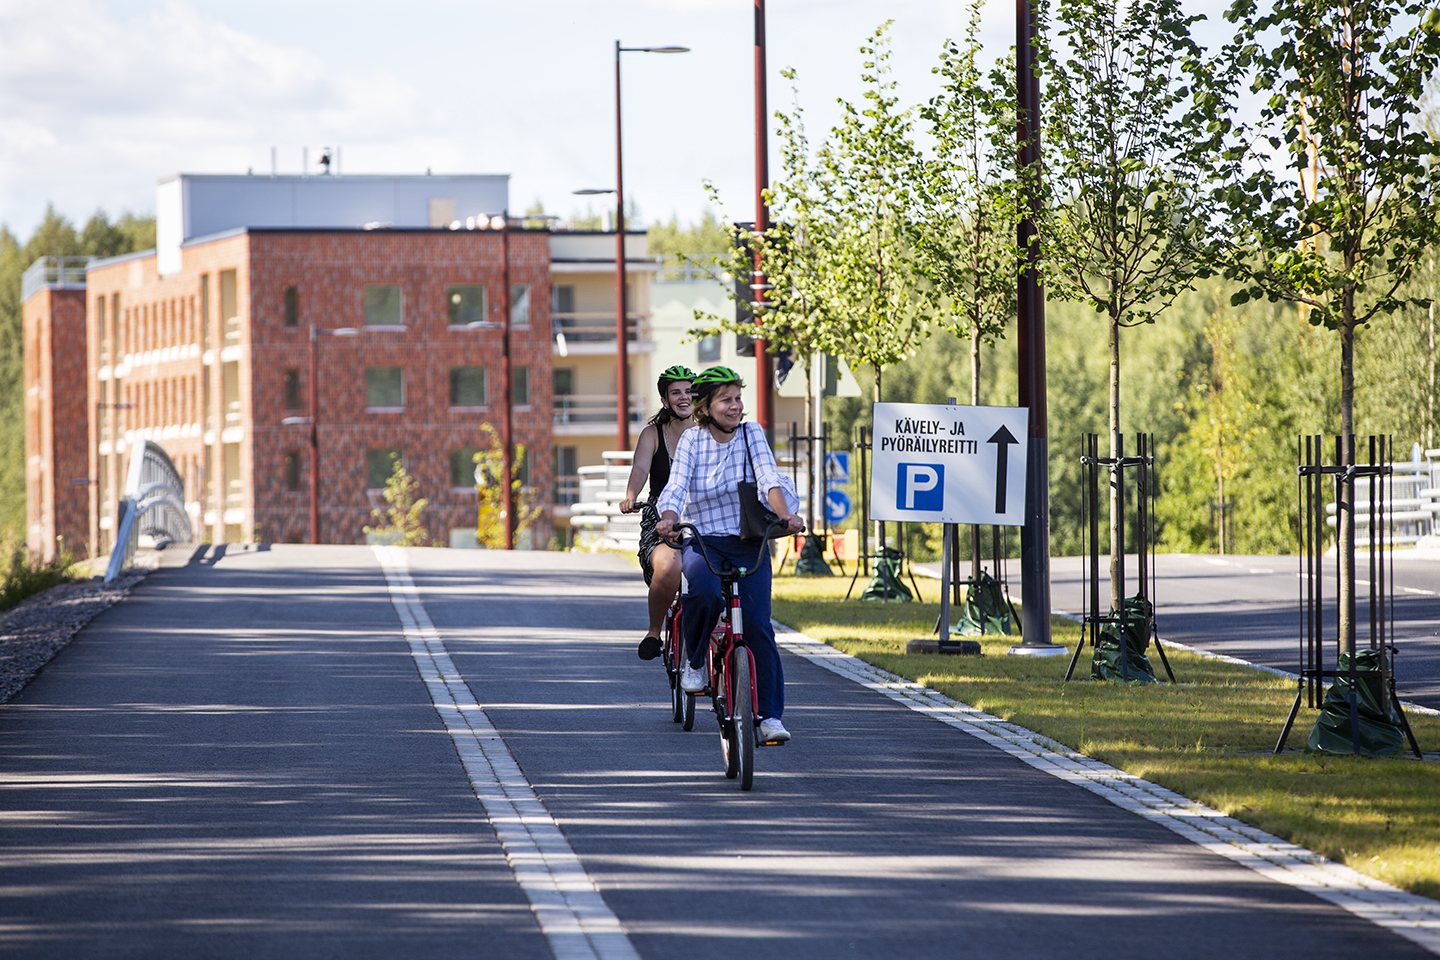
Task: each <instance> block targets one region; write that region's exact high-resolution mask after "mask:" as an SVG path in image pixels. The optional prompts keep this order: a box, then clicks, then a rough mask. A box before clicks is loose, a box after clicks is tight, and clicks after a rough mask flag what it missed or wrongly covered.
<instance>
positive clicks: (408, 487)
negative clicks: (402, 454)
mask: <svg viewBox="0 0 1440 960" xmlns="http://www.w3.org/2000/svg"><path fill="white" fill-rule="evenodd" d="M419 492H420V484H419V482H418V481H416V479H415V478H414V477H412V476H410V472H409V471H408V470H406V469H405V463H404V461H402V460H400V459H399V458H396V460H395V469H394V470H393V471H392V472H391V473H390V480H389V481H388V482H387V483H386V484H385V490H384V492H383V493H381V496H383V497H384V498H385V502H386V503H388V504H390V506H389V507H388V508H387V509H385V510H381V509H379V508H378V507H377V508H376V509H374V510H372V511H370V516H371V519H372V520H374V521H375V526H373V527H368V526H367V527H365V532H366V533H374V534H378V535H380V536H382V537H385V538H386V539H387V540H388V541H389V542H390V543H393V544H395V545H396V546H400V547H423V546H426V545H428V544H429V542H430V531H429V530H427V529H426V528H425V524H424V522H423V521H422V517H423V515H424V513H425V508H426V507H428V506H430V501H429V500H427V499H425V498H424V497H421V496H417V494H419Z"/></svg>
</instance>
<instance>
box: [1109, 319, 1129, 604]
mask: <svg viewBox="0 0 1440 960" xmlns="http://www.w3.org/2000/svg"><path fill="white" fill-rule="evenodd" d="M1109 407H1110V458H1111V459H1112V460H1118V459H1119V457H1120V318H1119V317H1118V316H1116V315H1115V314H1114V313H1113V312H1112V313H1111V314H1110V403H1109ZM1124 482H1125V473H1124V471H1122V470H1121V469H1120V465H1119V464H1118V463H1117V464H1115V465H1113V466H1112V467H1111V468H1110V609H1112V610H1116V611H1118V610H1120V608H1121V606H1122V605H1123V604H1124V602H1125V538H1124V536H1123V534H1122V529H1123V527H1122V523H1123V520H1124V518H1123V517H1122V516H1121V509H1122V504H1123V500H1122V499H1121V485H1122V484H1123V483H1124Z"/></svg>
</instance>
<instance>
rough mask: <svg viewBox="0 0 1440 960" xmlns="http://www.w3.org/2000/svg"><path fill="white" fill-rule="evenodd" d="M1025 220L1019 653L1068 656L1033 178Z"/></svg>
mask: <svg viewBox="0 0 1440 960" xmlns="http://www.w3.org/2000/svg"><path fill="white" fill-rule="evenodd" d="M1037 27H1038V24H1037V21H1036V16H1035V10H1034V9H1033V7H1032V6H1031V4H1030V0H1016V4H1015V84H1016V93H1017V96H1018V100H1019V103H1018V107H1019V111H1018V112H1019V118H1018V119H1019V128H1018V129H1017V131H1016V136H1017V138H1018V140H1019V155H1018V156H1017V158H1016V159H1017V161H1018V163H1019V166H1020V169H1021V170H1025V171H1030V175H1031V176H1038V173H1036V172H1035V171H1037V168H1038V166H1039V160H1040V77H1039V74H1038V72H1037V68H1038V63H1037V58H1036V56H1035V53H1036V51H1035V42H1036V34H1037ZM1029 183H1030V190H1029V196H1027V197H1026V198H1025V199H1026V206H1025V218H1024V219H1023V220H1021V221H1020V227H1019V231H1018V236H1017V240H1018V242H1019V244H1020V250H1021V252H1022V256H1023V257H1024V258H1025V259H1024V269H1023V270H1022V271H1021V273H1020V278H1019V283H1018V286H1017V289H1016V293H1017V315H1016V324H1015V342H1016V349H1017V352H1018V354H1019V370H1018V373H1019V388H1020V389H1019V394H1020V405H1021V406H1022V407H1028V408H1029V409H1030V430H1029V438H1028V450H1027V458H1028V460H1029V470H1028V471H1027V473H1026V477H1025V523H1024V525H1023V526H1022V527H1021V528H1020V598H1021V599H1020V618H1021V620H1020V625H1021V629H1020V632H1021V635H1022V640H1021V643H1020V645H1019V646H1018V647H1013V648H1011V651H1012V652H1014V653H1021V654H1027V653H1028V654H1031V655H1045V656H1049V655H1055V654H1063V653H1064V652H1065V648H1064V647H1057V646H1056V645H1054V644H1053V643H1052V642H1051V639H1050V465H1049V452H1050V440H1049V428H1048V426H1047V422H1046V421H1047V416H1048V412H1047V409H1046V386H1045V291H1044V289H1043V288H1042V287H1041V285H1040V270H1039V263H1040V248H1039V245H1038V244H1037V243H1036V238H1037V230H1036V227H1035V220H1036V218H1037V217H1038V216H1039V214H1040V191H1039V184H1038V183H1036V182H1035V181H1034V180H1031V181H1029Z"/></svg>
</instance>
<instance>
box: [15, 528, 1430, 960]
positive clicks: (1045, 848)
mask: <svg viewBox="0 0 1440 960" xmlns="http://www.w3.org/2000/svg"><path fill="white" fill-rule="evenodd" d="M407 555H408V557H409V563H410V568H411V572H412V575H413V577H414V580H415V583H416V586H417V588H418V592H419V595H420V597H421V599H422V600H423V603H424V606H425V609H426V610H427V611H428V614H429V617H430V619H431V620H432V621H433V623H434V625H435V627H436V628H437V629H438V630H439V632H440V634H441V636H442V637H443V641H444V644H445V646H446V647H447V648H448V651H449V654H450V657H451V659H452V660H453V663H454V666H455V668H456V670H457V671H458V673H459V674H460V676H461V677H463V680H464V682H465V683H466V684H468V686H469V689H470V690H472V691H473V692H474V694H475V697H476V699H477V700H478V702H479V704H480V705H482V706H483V708H484V713H485V714H486V715H487V716H488V718H489V721H490V723H491V724H493V726H494V729H495V731H496V732H498V734H499V735H500V736H501V737H502V738H503V740H504V743H505V744H506V745H507V746H508V748H509V751H510V753H511V754H513V756H514V758H515V760H516V761H517V762H518V764H519V767H520V769H521V770H522V771H523V773H524V776H525V777H526V778H527V779H528V781H529V782H530V784H532V785H533V788H534V791H535V793H536V794H537V795H538V796H539V797H540V798H541V799H542V800H543V802H544V804H545V806H546V807H547V808H548V810H549V812H550V814H551V815H552V816H553V817H554V819H555V821H556V822H557V823H558V824H559V826H560V828H561V830H563V833H564V836H565V838H566V839H567V840H568V841H569V844H570V846H571V847H572V848H573V850H574V852H575V854H576V855H578V857H579V859H580V862H581V863H582V864H583V865H584V867H585V868H586V870H587V871H588V873H589V875H590V877H591V878H592V879H593V880H594V882H595V884H596V885H597V887H598V889H599V891H600V893H601V894H602V895H603V897H604V899H605V902H606V903H607V904H608V906H609V908H610V910H612V911H613V912H614V914H615V915H616V916H617V917H618V918H619V920H620V922H621V924H622V925H623V928H624V930H625V932H626V933H627V934H628V936H629V939H630V942H631V943H633V945H634V947H635V949H636V950H637V951H638V953H639V954H640V955H641V956H643V957H647V958H650V957H653V958H662V957H664V958H672V957H680V956H683V957H687V958H690V957H716V958H720V957H724V958H727V960H728V958H730V957H733V956H735V955H736V954H742V955H744V956H745V957H746V958H747V960H761V958H768V957H780V958H784V960H800V958H809V957H815V958H824V960H834V958H835V957H837V956H846V957H850V956H853V957H881V958H886V960H890V958H894V957H907V958H908V957H954V956H966V957H985V958H989V957H996V958H1001V957H1004V958H1008V957H1017V958H1018V957H1025V958H1032V957H1049V956H1055V957H1062V956H1063V957H1066V958H1084V957H1096V958H1106V960H1114V958H1129V957H1135V958H1139V957H1145V958H1149V957H1157V956H1164V957H1168V958H1188V957H1215V958H1225V960H1235V958H1241V957H1273V956H1305V957H1309V958H1323V957H1351V956H1356V955H1361V954H1374V955H1384V956H1386V957H1391V958H1404V957H1418V956H1429V954H1428V953H1425V952H1424V951H1422V950H1421V949H1420V948H1419V947H1417V946H1415V945H1414V944H1412V943H1411V942H1409V941H1407V940H1405V939H1402V938H1400V937H1399V936H1397V935H1395V934H1392V933H1390V932H1388V931H1386V930H1384V929H1382V928H1380V927H1376V926H1374V925H1372V924H1370V923H1368V922H1366V921H1364V920H1361V919H1359V918H1357V917H1355V916H1354V915H1352V914H1350V913H1347V912H1345V911H1343V910H1341V909H1339V908H1337V907H1334V906H1331V905H1330V904H1328V903H1326V902H1323V901H1321V900H1318V899H1315V898H1313V897H1311V896H1310V895H1309V894H1306V893H1304V892H1303V891H1300V890H1297V889H1295V888H1293V887H1290V886H1286V885H1282V884H1279V883H1275V882H1272V881H1270V880H1268V879H1265V878H1263V877H1262V876H1260V875H1259V874H1256V873H1253V872H1251V871H1249V870H1247V869H1245V868H1243V867H1241V866H1238V865H1237V864H1235V863H1234V862H1232V861H1230V860H1227V859H1224V858H1221V857H1219V856H1216V855H1214V854H1211V853H1208V852H1206V851H1205V850H1203V849H1201V848H1200V847H1197V846H1194V845H1192V844H1190V843H1188V842H1186V841H1184V840H1183V839H1181V838H1180V837H1178V836H1177V835H1176V834H1174V833H1172V832H1170V831H1169V830H1166V829H1164V828H1163V827H1160V826H1157V825H1155V824H1153V823H1151V822H1149V821H1146V820H1142V819H1140V818H1138V817H1136V816H1134V815H1132V814H1129V813H1126V812H1125V811H1123V810H1121V809H1120V808H1118V807H1116V806H1113V805H1111V804H1109V803H1107V802H1106V801H1104V800H1102V799H1101V798H1099V797H1097V796H1095V795H1094V794H1092V793H1090V792H1088V791H1086V790H1083V789H1081V788H1079V787H1076V786H1073V785H1071V784H1068V783H1066V782H1063V781H1061V780H1057V779H1055V778H1053V777H1050V776H1048V775H1046V774H1044V773H1041V772H1039V771H1037V770H1035V769H1033V768H1032V767H1030V766H1027V765H1026V764H1024V763H1022V762H1020V761H1019V760H1017V759H1015V758H1013V757H1011V756H1010V755H1008V754H1005V753H1002V752H1001V751H999V750H998V749H995V748H993V747H991V746H988V745H987V744H985V743H983V742H982V741H980V740H977V739H974V738H972V737H970V736H967V735H966V734H964V733H961V732H959V731H956V730H953V729H951V728H949V727H946V726H944V725H942V724H938V723H936V722H935V721H933V720H930V719H928V718H926V717H924V716H922V715H920V714H918V713H915V712H913V711H910V710H907V709H904V708H903V707H901V706H898V705H896V704H895V703H894V702H892V701H890V700H888V699H885V698H883V697H881V696H879V695H878V694H876V693H873V692H871V691H869V690H866V689H865V688H862V687H860V686H858V685H856V684H854V683H851V682H849V681H846V680H844V679H842V678H840V677H837V676H835V675H834V674H832V673H829V672H828V671H825V670H823V669H822V668H820V667H817V666H814V665H812V664H811V663H810V662H808V661H805V660H801V659H798V658H795V657H792V656H789V655H787V656H786V663H785V668H786V671H787V679H788V704H789V705H788V708H787V711H786V715H785V720H786V724H787V726H789V727H790V729H791V730H792V731H793V732H794V733H795V737H796V739H795V741H794V742H793V743H792V744H791V745H789V746H787V747H784V748H766V749H764V750H762V751H759V753H758V755H757V761H756V766H757V773H756V782H755V789H754V790H753V791H752V792H750V793H748V794H743V793H741V792H740V791H739V790H738V789H737V788H736V786H735V784H734V783H733V782H732V781H727V780H725V778H724V777H723V775H722V773H721V770H720V750H719V740H718V737H717V736H716V732H715V726H714V721H713V719H711V718H710V717H708V716H702V717H700V718H699V719H698V720H697V723H696V729H695V730H694V731H693V732H691V733H684V732H683V731H681V730H680V729H679V727H678V726H677V725H675V724H672V723H671V722H670V720H669V711H668V697H667V690H666V687H665V684H664V678H663V671H662V669H661V668H660V667H659V666H658V665H657V663H658V662H657V663H651V664H643V663H641V662H639V661H638V660H637V659H636V658H635V654H634V646H635V641H636V640H637V639H638V635H637V631H636V630H635V629H634V628H635V627H636V626H638V625H641V624H643V621H644V593H643V585H642V583H641V581H640V578H639V576H638V574H637V572H636V571H635V569H634V568H633V567H632V566H631V565H630V564H628V563H626V562H624V561H623V560H619V559H617V558H613V557H586V556H576V555H562V554H544V553H520V554H511V555H502V554H491V553H486V552H480V551H453V550H414V551H407ZM0 950H3V951H4V952H5V953H7V954H10V955H15V956H37V957H39V956H43V957H57V956H87V957H112V956H113V957H121V956H124V957H136V956H157V957H160V956H164V957H173V956H206V957H232V956H233V957H242V956H243V957H272V956H273V957H290V956H305V957H332V956H333V957H341V956H343V957H347V958H348V957H393V956H399V955H404V956H426V957H449V956H462V955H463V956H480V957H507V958H508V957H532V956H533V957H548V956H551V955H552V953H551V949H550V943H549V941H547V940H546V939H545V937H544V936H543V935H542V933H541V931H540V929H539V927H538V925H537V922H536V920H535V914H534V913H533V912H532V910H531V909H530V908H529V906H528V903H527V900H526V897H525V894H524V892H523V891H522V890H521V889H520V887H519V886H518V885H517V882H516V874H515V872H514V871H513V870H512V869H511V864H509V863H507V860H506V858H505V856H504V851H503V850H502V849H501V847H500V845H499V843H498V841H497V837H496V834H495V832H494V830H493V829H492V827H491V825H490V823H489V821H488V820H487V819H486V817H485V815H484V813H483V810H482V808H481V806H480V804H479V802H478V801H477V799H476V796H475V793H474V791H473V789H472V787H471V785H470V782H469V781H468V780H467V777H466V775H465V772H464V770H463V769H462V766H461V763H460V759H459V757H458V756H457V754H456V749H455V746H454V745H453V743H452V741H451V739H450V738H449V736H448V735H447V733H446V732H445V727H444V726H443V725H442V723H441V720H440V718H439V715H438V714H437V712H436V709H435V708H434V707H433V706H432V704H431V702H430V699H429V695H428V694H427V688H426V686H425V684H424V683H422V681H421V678H420V676H419V675H418V674H417V671H416V666H415V661H414V660H412V657H411V653H410V649H409V647H408V645H407V643H406V641H405V639H404V638H403V637H402V635H401V624H400V621H399V618H398V616H397V613H396V609H395V607H394V606H392V604H391V601H390V599H389V597H388V595H387V592H386V581H385V578H384V576H383V574H382V572H381V570H380V568H379V566H378V564H377V562H376V559H375V557H374V555H373V554H372V553H371V552H370V551H368V550H366V549H363V548H355V547H304V546H276V547H274V548H272V549H268V550H250V551H245V552H237V551H233V550H232V551H231V552H228V553H226V554H225V555H224V556H223V557H221V558H219V559H218V560H216V559H215V558H214V556H213V554H212V555H209V556H207V557H205V558H203V560H197V562H193V563H192V564H190V565H188V566H183V567H177V568H173V569H168V570H163V571H160V572H159V573H156V574H154V575H152V576H151V577H150V578H149V579H148V580H147V581H145V582H144V583H143V584H142V585H141V586H140V587H139V588H137V590H136V591H135V593H134V594H133V595H132V597H131V599H130V600H129V601H127V602H126V603H124V604H121V605H119V606H117V607H115V608H113V609H112V610H110V611H108V612H106V613H105V614H103V615H101V617H99V618H97V620H96V621H95V622H94V623H92V624H91V626H90V627H88V628H87V629H86V630H85V631H83V632H82V634H81V635H80V636H79V637H78V638H77V639H76V640H75V642H74V643H72V644H71V645H70V646H69V647H67V648H66V649H65V650H64V651H62V652H61V654H60V655H59V656H58V657H57V658H56V660H55V661H54V662H53V663H52V664H51V665H50V666H49V667H47V668H46V669H45V671H44V672H43V673H42V674H41V675H40V676H39V677H38V678H37V679H36V680H35V681H34V682H33V683H32V684H31V685H30V686H29V687H28V688H27V689H26V690H25V691H23V692H22V693H21V695H20V696H19V697H18V698H17V699H16V700H14V701H12V702H11V703H10V704H8V705H5V706H3V707H0Z"/></svg>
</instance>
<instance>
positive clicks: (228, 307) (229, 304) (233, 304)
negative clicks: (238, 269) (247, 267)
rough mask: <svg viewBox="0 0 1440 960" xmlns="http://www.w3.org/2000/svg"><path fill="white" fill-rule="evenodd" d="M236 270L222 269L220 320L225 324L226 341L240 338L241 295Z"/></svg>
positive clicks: (236, 340) (233, 341) (234, 340)
mask: <svg viewBox="0 0 1440 960" xmlns="http://www.w3.org/2000/svg"><path fill="white" fill-rule="evenodd" d="M235 277H236V274H235V271H234V270H221V271H220V322H221V323H222V324H223V325H224V333H225V343H226V344H231V343H236V342H238V341H239V339H240V296H239V291H238V289H237V286H238V284H237V282H236V279H235Z"/></svg>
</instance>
